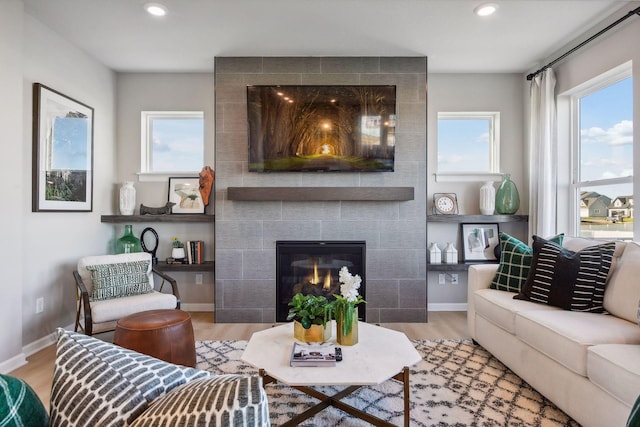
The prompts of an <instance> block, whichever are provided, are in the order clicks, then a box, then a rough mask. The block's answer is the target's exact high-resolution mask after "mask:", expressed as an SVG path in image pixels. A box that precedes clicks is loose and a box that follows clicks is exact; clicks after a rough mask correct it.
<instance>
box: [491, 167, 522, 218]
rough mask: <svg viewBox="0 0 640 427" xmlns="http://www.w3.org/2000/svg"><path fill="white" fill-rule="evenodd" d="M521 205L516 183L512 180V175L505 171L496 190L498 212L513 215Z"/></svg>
mask: <svg viewBox="0 0 640 427" xmlns="http://www.w3.org/2000/svg"><path fill="white" fill-rule="evenodd" d="M519 207H520V195H519V194H518V188H517V187H516V184H515V183H514V182H513V181H511V175H510V174H508V173H505V174H504V175H503V176H502V182H501V183H500V186H499V187H498V191H497V192H496V212H498V213H499V214H506V215H513V214H514V213H516V212H517V211H518V208H519Z"/></svg>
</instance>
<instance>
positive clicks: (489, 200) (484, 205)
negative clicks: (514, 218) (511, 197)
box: [480, 181, 496, 215]
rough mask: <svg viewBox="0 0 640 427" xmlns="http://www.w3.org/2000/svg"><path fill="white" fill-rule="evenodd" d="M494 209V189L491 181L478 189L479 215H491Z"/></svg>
mask: <svg viewBox="0 0 640 427" xmlns="http://www.w3.org/2000/svg"><path fill="white" fill-rule="evenodd" d="M495 208H496V189H495V188H494V187H493V181H486V182H485V183H484V184H482V187H480V213H481V214H482V215H493V211H494V210H495Z"/></svg>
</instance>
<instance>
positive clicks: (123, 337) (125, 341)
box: [113, 310, 196, 367]
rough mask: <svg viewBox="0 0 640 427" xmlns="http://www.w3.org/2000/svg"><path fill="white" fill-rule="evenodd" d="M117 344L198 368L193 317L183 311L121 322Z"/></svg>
mask: <svg viewBox="0 0 640 427" xmlns="http://www.w3.org/2000/svg"><path fill="white" fill-rule="evenodd" d="M113 343H114V344H117V345H119V346H121V347H124V348H128V349H130V350H134V351H137V352H139V353H144V354H147V355H149V356H153V357H156V358H158V359H162V360H164V361H166V362H170V363H175V364H178V365H184V366H190V367H195V366H196V345H195V339H194V336H193V325H192V324H191V316H190V315H189V313H187V312H186V311H182V310H149V311H142V312H140V313H136V314H132V315H130V316H127V317H123V318H122V319H120V320H118V323H117V325H116V331H115V335H114V338H113Z"/></svg>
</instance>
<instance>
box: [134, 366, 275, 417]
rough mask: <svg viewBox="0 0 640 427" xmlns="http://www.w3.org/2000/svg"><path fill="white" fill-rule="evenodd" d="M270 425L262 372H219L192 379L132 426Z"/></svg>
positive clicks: (164, 398) (163, 399)
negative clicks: (234, 373)
mask: <svg viewBox="0 0 640 427" xmlns="http://www.w3.org/2000/svg"><path fill="white" fill-rule="evenodd" d="M191 425H193V426H196V425H197V426H202V427H206V426H211V427H214V426H268V425H269V409H268V405H267V395H266V393H265V391H264V388H263V387H262V378H261V377H260V376H257V375H255V376H246V375H219V376H216V377H211V378H202V379H199V380H195V381H191V382H189V383H187V384H184V385H182V386H180V387H177V388H175V389H174V390H172V391H171V392H169V393H167V394H166V395H164V396H162V397H160V398H158V399H156V400H155V401H154V402H153V404H152V405H151V406H150V407H149V409H147V410H146V411H145V412H144V413H143V414H142V415H140V416H139V417H138V418H137V419H136V420H135V421H134V422H133V423H132V424H131V427H146V426H165V427H171V426H175V427H178V426H191Z"/></svg>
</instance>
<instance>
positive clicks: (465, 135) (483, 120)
mask: <svg viewBox="0 0 640 427" xmlns="http://www.w3.org/2000/svg"><path fill="white" fill-rule="evenodd" d="M499 149H500V113H497V112H467V113H438V167H437V171H438V172H437V173H438V174H446V175H464V174H474V175H478V174H493V173H499V172H500V170H499V165H500V156H499V152H500V150H499Z"/></svg>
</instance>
